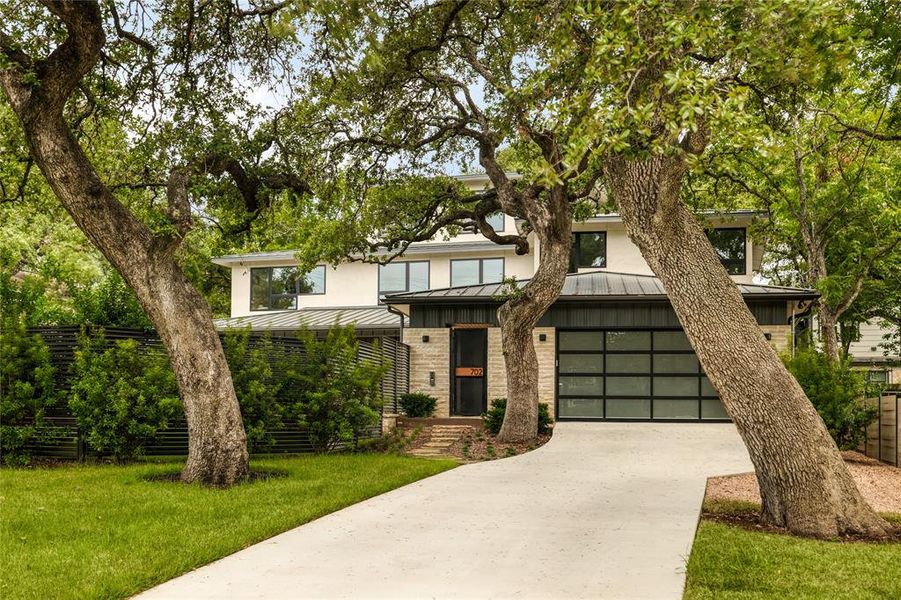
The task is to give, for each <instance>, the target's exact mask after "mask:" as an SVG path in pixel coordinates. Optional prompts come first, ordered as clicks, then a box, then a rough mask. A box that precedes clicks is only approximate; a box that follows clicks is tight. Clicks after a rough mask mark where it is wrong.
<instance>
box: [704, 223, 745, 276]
mask: <svg viewBox="0 0 901 600" xmlns="http://www.w3.org/2000/svg"><path fill="white" fill-rule="evenodd" d="M711 231H741V232H742V237H743V238H744V244H743V245H742V247H743V248H744V260H742V263H741V272H738V273H729V275H747V274H748V254H749V252H748V228H747V227H708V228H707V229H706V230H705V232H707V233H708V236H707V240H708V241H710V235H709V232H711ZM710 245H711V246H712V245H713V242H710ZM713 250H714V252H716V248H714V249H713ZM717 258H719V254H717ZM720 262H721V263H722V264H723V267H725V268H726V271H727V272H728V271H729V267H728V266H726V263H725V262H723V259H722V258H720ZM734 262H736V264H737V261H734Z"/></svg>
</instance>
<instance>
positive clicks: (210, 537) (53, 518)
mask: <svg viewBox="0 0 901 600" xmlns="http://www.w3.org/2000/svg"><path fill="white" fill-rule="evenodd" d="M455 464H456V463H454V462H452V461H438V460H424V459H416V458H410V457H401V456H394V455H384V454H356V455H330V456H300V457H291V458H267V459H259V460H254V461H252V466H253V468H254V469H265V470H272V471H281V472H284V473H285V474H286V475H287V476H286V477H279V478H272V479H268V480H260V481H256V482H254V483H248V484H243V485H239V486H236V487H234V488H231V489H228V490H223V489H215V488H206V487H202V486H199V485H185V484H182V483H177V482H162V481H148V480H147V479H146V478H147V477H148V476H156V475H162V474H166V473H173V472H177V471H178V469H179V467H180V464H177V463H172V462H169V463H163V464H151V463H142V464H137V465H131V466H113V465H101V466H71V467H60V468H51V469H32V470H28V469H4V470H0V565H2V566H0V597H2V598H4V600H11V599H13V598H121V597H126V596H129V595H131V594H134V593H136V592H139V591H141V590H145V589H147V588H150V587H152V586H154V585H156V584H158V583H162V582H163V581H166V580H168V579H171V578H172V577H175V576H177V575H179V574H181V573H184V572H186V571H189V570H191V569H193V568H196V567H198V566H201V565H204V564H206V563H209V562H211V561H213V560H215V559H217V558H220V557H222V556H226V555H228V554H231V553H233V552H235V551H237V550H240V549H241V548H244V547H246V546H249V545H251V544H254V543H256V542H259V541H261V540H264V539H266V538H269V537H271V536H273V535H275V534H277V533H280V532H282V531H285V530H287V529H290V528H292V527H295V526H297V525H300V524H302V523H306V522H307V521H311V520H313V519H315V518H317V517H320V516H322V515H325V514H328V513H330V512H334V511H336V510H338V509H340V508H343V507H345V506H348V505H350V504H354V503H356V502H359V501H361V500H364V499H366V498H370V497H372V496H375V495H378V494H381V493H383V492H387V491H389V490H391V489H394V488H396V487H400V486H402V485H405V484H407V483H411V482H413V481H416V480H417V479H421V478H423V477H428V476H430V475H434V474H436V473H439V472H441V471H444V470H446V469H449V468H452V467H453V466H455Z"/></svg>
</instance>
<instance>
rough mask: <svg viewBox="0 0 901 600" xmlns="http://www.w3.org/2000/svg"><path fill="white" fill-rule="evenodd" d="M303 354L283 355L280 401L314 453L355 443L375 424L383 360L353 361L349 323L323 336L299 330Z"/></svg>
mask: <svg viewBox="0 0 901 600" xmlns="http://www.w3.org/2000/svg"><path fill="white" fill-rule="evenodd" d="M298 335H299V337H300V340H301V342H302V343H303V350H304V351H303V353H302V354H301V353H290V354H286V355H285V358H284V359H283V360H284V363H283V365H282V366H281V371H282V373H283V377H284V379H283V386H284V387H283V390H284V393H283V399H284V401H285V402H286V403H287V404H288V410H289V411H290V412H291V413H292V414H293V415H295V418H296V419H297V422H298V424H300V426H302V427H306V428H307V430H308V431H309V435H310V441H311V443H312V444H313V448H314V449H315V450H316V452H329V451H331V450H334V449H336V448H338V447H339V446H342V445H344V444H348V443H351V444H355V443H356V441H357V440H358V439H359V438H361V437H363V436H365V435H366V434H367V433H369V431H370V430H371V429H372V428H373V427H375V426H376V425H378V422H379V418H380V417H381V409H382V407H383V406H384V403H385V401H384V398H383V397H382V393H381V389H380V388H381V381H382V378H383V377H384V376H385V373H387V372H388V369H390V368H391V365H390V363H389V362H387V361H378V360H373V359H364V360H358V353H359V348H360V344H359V342H358V341H357V339H356V334H355V332H354V328H353V326H347V327H341V326H335V327H333V328H331V329H330V330H329V331H328V334H327V335H326V336H325V337H324V338H321V339H320V338H317V337H316V334H315V333H313V332H311V331H309V330H303V331H301V332H300V333H299V334H298Z"/></svg>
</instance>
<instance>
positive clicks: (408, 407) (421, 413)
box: [399, 392, 438, 418]
mask: <svg viewBox="0 0 901 600" xmlns="http://www.w3.org/2000/svg"><path fill="white" fill-rule="evenodd" d="M437 402H438V399H437V398H435V397H434V396H429V395H428V394H423V393H422V392H410V393H409V394H402V395H401V397H400V400H399V403H400V408H401V410H403V411H404V414H405V415H407V416H408V417H411V418H422V417H431V416H432V415H434V414H435V405H436V404H437Z"/></svg>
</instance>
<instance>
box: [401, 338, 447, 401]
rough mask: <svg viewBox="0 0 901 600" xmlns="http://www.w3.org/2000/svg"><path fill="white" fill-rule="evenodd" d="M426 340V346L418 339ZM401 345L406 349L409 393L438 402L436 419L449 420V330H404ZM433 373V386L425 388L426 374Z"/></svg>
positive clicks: (427, 380) (427, 385)
mask: <svg viewBox="0 0 901 600" xmlns="http://www.w3.org/2000/svg"><path fill="white" fill-rule="evenodd" d="M424 335H427V336H429V341H428V342H423V341H422V336H424ZM404 343H405V344H407V345H408V346H410V391H411V392H422V393H424V394H429V395H431V396H434V397H435V398H437V399H438V404H437V406H436V409H435V416H436V417H447V416H450V329H448V328H446V327H436V328H425V327H424V328H409V329H404ZM430 371H434V372H435V385H434V386H433V385H430V384H429V372H430Z"/></svg>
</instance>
